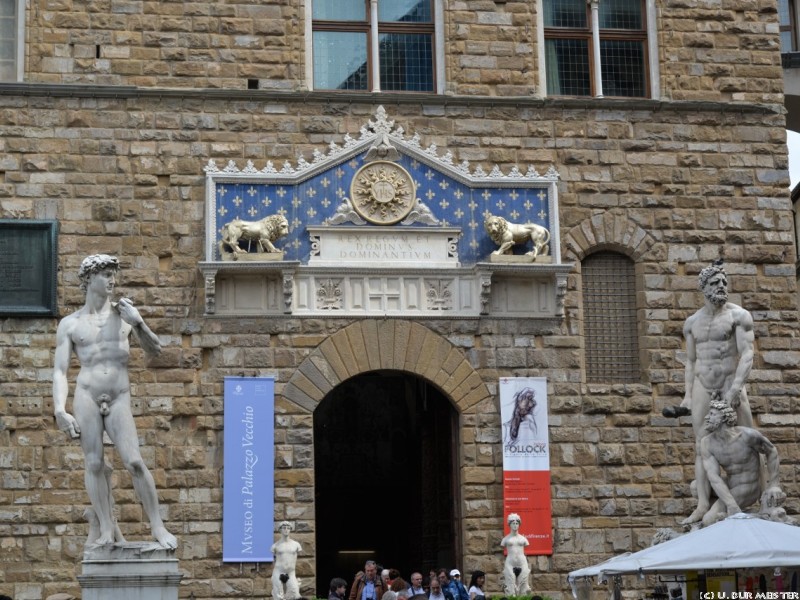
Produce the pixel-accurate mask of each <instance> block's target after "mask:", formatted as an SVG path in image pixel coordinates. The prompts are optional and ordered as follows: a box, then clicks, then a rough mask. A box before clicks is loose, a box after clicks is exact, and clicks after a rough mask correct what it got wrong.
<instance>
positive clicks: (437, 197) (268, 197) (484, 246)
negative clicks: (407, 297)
mask: <svg viewBox="0 0 800 600" xmlns="http://www.w3.org/2000/svg"><path fill="white" fill-rule="evenodd" d="M365 155H366V153H364V154H362V155H360V156H357V157H355V158H353V159H351V160H350V161H348V162H346V163H343V164H341V165H339V166H337V167H334V168H332V169H329V170H328V171H325V172H324V173H321V174H319V175H317V176H315V177H312V178H311V179H309V180H307V181H304V182H302V183H300V184H296V185H294V184H291V185H287V184H283V183H277V184H267V183H236V182H226V183H217V184H216V198H217V205H216V210H217V226H218V230H217V240H219V239H220V232H219V229H220V228H221V227H222V225H224V224H225V223H227V222H229V221H231V220H233V219H235V218H239V219H245V220H248V221H255V220H258V219H262V218H264V217H266V216H268V215H273V214H276V213H280V214H282V215H284V216H285V217H286V219H287V220H288V221H289V235H288V236H287V237H285V238H282V239H280V240H278V242H277V243H276V246H277V247H278V248H281V249H283V250H284V251H285V253H286V254H285V259H286V260H299V261H301V262H302V263H307V262H308V258H309V255H310V252H311V245H310V241H309V236H308V233H307V232H306V227H307V226H319V225H322V224H323V221H325V219H327V218H330V217H332V216H333V215H334V214H335V212H336V207H337V206H339V204H341V202H342V201H343V198H345V197H349V195H350V182H351V181H352V179H353V175H354V174H355V173H356V171H358V169H360V168H361V167H362V166H363V165H364V156H365ZM396 162H397V163H398V164H400V165H402V166H403V168H405V169H406V170H407V171H408V172H409V173H410V174H411V176H412V177H413V178H414V183H415V185H416V187H417V197H418V198H419V199H420V200H421V201H422V202H423V203H425V204H426V205H427V206H428V208H429V209H430V210H431V212H432V213H433V214H434V216H435V217H436V218H437V219H439V220H440V221H441V225H442V226H446V227H460V228H461V231H462V233H463V235H462V237H461V239H460V240H459V243H458V255H459V260H460V261H461V263H462V264H467V265H468V264H473V263H476V262H480V261H484V260H486V258H487V257H488V256H489V254H490V253H491V252H492V251H493V250H495V249H496V245H495V244H494V243H493V242H492V240H491V239H489V236H488V234H487V233H486V231H485V229H484V228H483V221H484V218H485V216H486V215H487V214H488V213H491V214H494V215H499V216H503V217H505V218H507V219H509V220H510V221H514V222H517V223H537V224H539V225H542V226H543V227H546V228H548V229H549V227H550V226H549V222H550V214H549V210H550V199H549V197H548V196H549V191H548V188H547V187H546V185H543V186H542V187H533V188H531V187H520V188H507V187H503V188H501V187H481V188H471V187H469V186H467V185H464V184H462V183H460V182H459V181H456V180H454V179H453V178H451V177H449V176H448V175H445V174H443V173H441V172H440V171H438V170H436V169H434V168H432V167H429V166H427V165H426V164H424V163H421V162H419V161H418V160H415V159H413V158H410V157H408V156H404V155H401V157H400V160H398V161H396ZM346 225H352V223H347V224H346ZM335 227H336V226H335V225H333V226H332V228H335ZM363 227H372V225H369V224H368V225H364V226H363ZM393 227H414V228H416V227H428V226H427V225H422V224H418V223H414V224H412V225H407V226H406V225H400V224H397V225H393ZM527 250H529V248H523V247H520V248H516V249H515V251H517V252H519V253H524V252H525V251H527Z"/></svg>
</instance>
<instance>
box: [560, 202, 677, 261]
mask: <svg viewBox="0 0 800 600" xmlns="http://www.w3.org/2000/svg"><path fill="white" fill-rule="evenodd" d="M660 245H661V244H659V242H658V241H657V240H656V239H655V238H654V237H653V236H652V234H650V233H649V232H648V231H647V230H645V229H643V228H642V227H641V226H640V225H639V224H638V223H636V222H635V221H632V220H631V219H629V218H628V217H627V216H626V215H624V214H621V213H615V212H611V211H607V212H604V213H602V214H597V215H593V216H592V217H590V218H588V219H584V220H583V221H582V222H580V223H578V224H577V225H576V226H575V227H573V228H572V229H570V230H569V231H568V232H567V234H566V236H565V238H564V246H565V247H566V254H567V257H568V259H569V260H574V261H577V262H580V261H581V260H583V258H584V257H586V255H588V254H591V253H592V252H594V251H596V250H600V249H608V250H614V251H617V252H621V253H623V254H625V255H627V256H629V257H631V258H632V259H633V260H634V261H636V262H638V261H640V260H642V259H643V258H645V257H646V256H647V254H648V253H649V252H652V251H654V250H655V248H656V247H659V246H660Z"/></svg>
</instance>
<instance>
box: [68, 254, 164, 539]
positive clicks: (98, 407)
mask: <svg viewBox="0 0 800 600" xmlns="http://www.w3.org/2000/svg"><path fill="white" fill-rule="evenodd" d="M118 269H119V262H118V261H117V259H116V258H115V257H113V256H108V255H106V254H95V255H93V256H89V257H87V258H85V259H84V260H83V262H82V263H81V266H80V270H79V271H78V278H79V279H80V282H81V283H80V286H81V289H83V290H84V291H85V292H86V302H85V304H84V305H83V307H82V308H80V309H78V310H77V311H75V312H74V313H72V314H71V315H69V316H67V317H64V319H62V320H61V322H60V323H59V325H58V330H57V332H56V351H55V358H54V361H53V407H54V412H55V418H56V422H57V423H58V426H59V428H60V429H62V430H63V431H65V432H66V433H68V434H69V436H70V437H71V438H73V439H80V442H81V447H82V449H83V454H84V458H85V474H84V477H85V481H86V491H87V492H88V494H89V500H90V501H91V504H92V507H91V509H88V510H87V516H88V517H89V539H88V540H87V548H88V547H100V546H106V545H108V544H113V543H115V542H120V543H121V542H124V541H125V540H124V539H123V538H122V534H121V532H120V530H119V528H118V527H117V524H116V521H115V519H114V514H113V508H114V499H113V496H112V491H111V467H110V466H108V465H107V464H106V462H105V457H104V451H103V432H105V433H107V434H108V437H109V438H111V441H112V442H113V443H114V446H115V447H116V449H117V452H119V455H120V458H121V459H122V463H123V464H124V465H125V468H126V469H127V470H128V471H129V472H130V474H131V477H132V479H133V487H134V489H135V490H136V494H137V496H138V497H139V500H140V501H141V502H142V506H143V508H144V511H145V513H146V514H147V517H148V519H149V520H150V531H151V533H152V535H153V537H154V538H155V539H156V541H157V542H158V544H160V546H161V547H162V548H166V549H170V550H171V549H174V548H176V547H177V545H178V542H177V540H176V539H175V536H174V535H172V534H171V533H170V532H169V531H167V529H166V528H165V527H164V523H163V521H162V520H161V516H160V514H159V508H158V495H157V493H156V486H155V482H154V481H153V476H152V475H151V474H150V471H149V470H148V469H147V466H146V465H145V464H144V461H143V460H142V455H141V453H140V452H139V440H138V436H137V433H136V424H135V423H134V420H133V414H132V413H131V392H130V388H131V384H130V380H129V379H128V360H129V358H130V345H129V342H128V338H129V337H130V335H131V332H133V333H134V336H135V337H136V338H137V339H138V340H139V344H140V345H141V346H142V348H144V350H145V352H147V353H148V354H151V355H157V354H159V353H160V352H161V343H160V341H159V339H158V336H156V334H155V333H153V332H152V331H151V330H150V328H149V327H148V326H147V325H146V324H145V322H144V319H142V316H141V315H140V314H139V311H138V310H137V309H136V307H134V306H133V304H132V303H131V301H130V300H129V299H127V298H120V300H119V302H111V294H112V292H113V291H114V285H115V284H116V276H117V271H118ZM73 352H74V353H75V354H76V355H77V357H78V360H79V362H80V365H81V368H80V372H79V373H78V377H77V380H76V382H75V392H74V395H73V399H72V412H73V414H70V413H68V412H67V410H66V404H67V396H68V389H69V385H68V382H67V370H68V368H69V364H70V356H71V354H72V353H73ZM73 415H74V416H73Z"/></svg>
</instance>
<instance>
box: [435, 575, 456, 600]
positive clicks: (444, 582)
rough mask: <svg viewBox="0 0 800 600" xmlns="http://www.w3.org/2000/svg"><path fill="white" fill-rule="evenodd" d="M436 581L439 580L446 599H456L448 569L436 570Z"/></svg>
mask: <svg viewBox="0 0 800 600" xmlns="http://www.w3.org/2000/svg"><path fill="white" fill-rule="evenodd" d="M436 581H438V582H439V587H440V588H441V590H442V594H444V597H445V600H455V598H454V597H453V593H452V592H451V591H450V580H449V579H448V577H447V569H439V570H438V571H437V572H436Z"/></svg>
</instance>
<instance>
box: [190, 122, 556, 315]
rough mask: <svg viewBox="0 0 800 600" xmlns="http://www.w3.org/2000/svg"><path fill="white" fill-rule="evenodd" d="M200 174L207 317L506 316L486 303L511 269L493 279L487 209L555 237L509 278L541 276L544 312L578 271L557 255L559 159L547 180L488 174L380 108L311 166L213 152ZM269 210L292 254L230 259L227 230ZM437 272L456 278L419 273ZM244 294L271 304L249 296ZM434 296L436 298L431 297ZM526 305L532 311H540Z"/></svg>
mask: <svg viewBox="0 0 800 600" xmlns="http://www.w3.org/2000/svg"><path fill="white" fill-rule="evenodd" d="M205 172H206V184H207V190H206V237H205V255H206V256H205V261H203V262H202V263H201V265H200V267H201V270H202V271H203V272H204V275H205V279H206V307H207V312H209V313H214V312H221V313H228V314H254V313H258V314H275V313H276V312H279V313H291V314H330V313H332V312H336V311H342V314H364V315H389V314H392V313H393V311H395V310H396V311H399V312H398V314H405V315H406V316H408V313H409V311H410V312H411V313H416V314H419V315H420V316H424V315H427V314H431V315H433V314H438V315H440V314H442V313H443V312H448V313H452V314H453V316H468V315H474V316H477V315H479V314H487V312H489V311H492V310H493V308H492V307H495V309H496V310H499V311H501V312H502V311H503V307H502V306H501V305H500V304H497V301H498V299H497V298H495V300H494V301H491V299H490V296H491V293H490V292H491V288H492V273H494V272H500V271H503V273H505V274H504V275H501V276H499V278H495V282H496V283H498V284H499V285H500V286H501V287H503V286H504V285H505V284H504V283H503V282H505V281H506V280H507V279H509V275H508V273H511V271H508V269H505V270H504V266H503V265H491V264H488V262H487V261H488V257H489V256H490V254H491V253H492V251H493V250H494V249H495V248H496V246H495V244H494V242H492V240H491V239H490V238H489V236H488V235H487V233H486V231H485V230H484V227H483V222H484V219H485V217H486V216H487V215H489V214H504V215H507V216H508V218H509V219H511V220H513V221H515V222H524V223H535V224H537V225H541V226H542V227H544V228H546V229H547V230H548V231H549V232H550V234H551V236H552V239H553V243H552V244H551V255H552V256H548V257H547V261H540V262H547V263H548V265H547V268H545V265H543V264H525V265H522V268H520V269H516V270H514V271H513V272H514V275H513V276H511V279H516V280H517V281H522V280H525V281H529V282H532V285H534V286H539V283H541V282H544V283H545V284H546V285H547V287H548V288H549V290H550V291H548V292H547V293H546V295H545V296H546V297H548V298H550V297H552V298H553V301H552V302H543V303H542V302H539V305H540V308H541V310H540V311H538V312H540V313H542V316H550V317H554V316H557V315H558V314H559V308H558V307H559V302H558V301H557V298H556V294H557V293H558V290H559V289H560V286H559V285H556V280H557V279H561V278H565V277H566V273H568V272H569V270H570V269H571V265H562V264H561V260H560V244H559V243H558V239H559V237H558V235H559V234H558V202H557V189H556V183H557V181H558V173H557V172H556V170H555V168H553V167H552V166H551V167H549V168H548V170H547V172H546V173H545V174H544V175H540V174H539V173H538V172H536V170H535V169H534V168H533V167H529V168H528V169H527V170H526V171H525V172H524V173H523V172H522V171H521V170H520V169H519V168H517V167H513V168H511V169H510V170H508V171H507V172H503V171H501V170H500V169H499V168H498V167H494V168H493V169H492V170H491V171H490V172H489V173H486V172H485V171H484V170H483V169H482V168H481V167H480V166H478V167H475V168H474V169H473V168H471V167H470V165H469V164H468V163H466V162H462V163H460V164H455V162H454V160H453V156H452V154H451V153H450V152H445V153H444V154H441V155H440V153H439V151H438V149H437V148H436V147H435V146H429V147H427V148H423V147H422V146H421V145H420V138H419V136H418V135H413V136H411V137H409V136H407V135H406V133H405V131H404V130H403V129H402V128H401V127H396V126H395V123H394V121H391V120H389V119H388V118H387V116H386V112H385V111H384V110H383V108H382V107H379V108H378V109H377V111H376V114H375V117H374V120H369V121H368V122H367V123H366V124H365V125H364V126H363V127H362V128H361V130H360V133H359V136H358V138H357V139H356V138H353V137H351V136H350V135H349V134H348V135H345V136H344V139H343V143H342V144H336V143H331V144H330V145H329V147H328V148H327V151H325V152H322V151H321V150H315V151H314V152H313V154H312V156H311V158H310V160H307V159H306V158H304V157H302V156H301V157H300V158H299V159H298V160H297V162H296V163H295V164H291V163H289V162H286V163H284V164H283V166H282V167H281V168H277V167H276V166H275V165H273V164H272V163H271V162H269V161H268V162H267V163H266V164H265V165H263V166H261V167H260V168H257V167H256V166H255V165H254V164H253V163H252V162H250V161H247V163H246V164H245V165H244V166H243V167H241V168H240V167H239V166H238V165H237V164H236V163H235V162H233V161H229V162H228V164H227V165H226V166H224V167H223V168H220V167H219V166H218V165H217V164H216V162H215V161H213V160H211V161H209V163H208V165H207V166H206V168H205ZM272 214H275V215H282V216H284V217H285V218H286V219H287V221H288V224H289V233H288V235H286V236H285V237H282V238H281V240H280V241H279V242H278V243H277V244H276V245H277V246H278V249H279V250H281V251H282V252H283V260H280V261H272V262H267V260H266V259H267V258H268V257H266V256H264V257H263V259H262V257H261V256H259V255H255V256H251V255H249V254H248V253H249V252H251V250H250V249H249V248H247V249H242V250H241V251H240V252H241V253H240V254H239V255H238V256H239V257H242V260H241V261H240V262H238V263H235V262H224V261H223V260H222V258H223V256H222V255H221V254H220V248H224V247H225V246H224V244H220V240H221V235H222V232H223V228H224V227H225V225H226V224H228V223H230V222H231V221H233V220H239V221H257V220H260V219H263V218H264V217H266V216H268V215H272ZM237 222H238V221H237ZM387 228H390V229H391V231H390V232H387V231H384V229H387ZM359 229H360V230H361V231H359ZM345 231H347V232H348V235H349V236H351V237H352V236H355V237H353V239H354V240H355V239H356V238H357V237H358V236H359V234H360V236H361V238H362V241H354V242H353V246H352V248H350V247H348V246H347V244H348V242H347V241H346V240H347V237H346V236H344V232H345ZM411 240H414V243H413V244H412V243H410V241H411ZM417 240H424V241H423V242H420V241H417ZM359 244H361V246H359ZM442 248H445V249H446V250H445V251H444V253H442ZM257 251H258V248H257V247H256V252H257ZM521 251H524V249H522V250H521ZM332 253H333V254H332ZM448 253H449V256H448ZM334 254H338V258H336V257H334ZM228 258H230V257H228ZM269 258H274V257H269ZM435 269H440V270H446V271H450V273H449V275H447V276H445V275H444V273H440V275H442V277H439V278H438V279H435V280H430V281H431V282H432V281H435V283H430V282H429V281H428V280H427V279H426V280H421V279H414V277H413V275H414V271H425V274H426V277H429V271H431V270H435ZM371 270H373V271H380V272H381V277H385V272H386V271H387V270H388V271H397V272H399V271H408V270H410V272H409V273H408V274H405V273H404V274H402V275H398V277H399V278H392V277H389V279H382V280H381V281H379V280H378V279H376V278H374V277H373V278H372V279H370V276H371V275H370V271H371ZM506 271H508V272H506ZM255 273H261V274H266V276H265V277H262V276H261V275H258V276H255V275H254V274H255ZM486 273H489V275H486ZM218 279H219V284H220V289H219V290H217V282H218ZM251 280H252V281H251ZM262 280H263V281H266V282H267V283H266V284H263V281H262ZM256 281H261V282H262V283H258V284H256V283H255V282H256ZM487 281H488V285H487ZM336 282H338V283H336ZM265 286H266V287H265ZM375 286H377V287H375ZM393 286H400V287H401V288H402V289H400V291H399V292H398V293H399V296H398V297H400V298H402V301H399V302H394V301H393V300H391V298H392V297H393V296H392V294H393V292H391V289H392V288H393ZM512 287H513V286H512ZM379 288H380V289H381V290H384V289H385V290H388V291H385V293H384V292H383V291H376V290H378V289H379ZM332 290H338V293H334V292H333V291H332ZM365 290H367V291H365ZM218 292H219V293H218ZM278 292H280V293H278ZM241 294H248V295H256V296H259V295H260V296H262V300H260V301H251V300H252V299H251V300H246V299H242V298H240V296H241ZM504 295H505V296H508V294H504ZM511 296H514V293H512V294H511ZM545 296H542V295H541V294H538V296H537V297H539V298H544V297H545ZM333 298H335V299H336V300H335V301H334V300H332V299H333ZM376 298H379V299H380V301H378V300H376ZM432 298H435V299H436V300H435V301H433V300H427V299H432ZM501 304H503V303H502V302H501ZM507 304H508V306H517V305H519V303H515V302H514V301H511V302H510V303H507ZM522 304H524V302H523V303H522ZM535 308H536V307H534V306H531V309H535ZM512 312H513V311H512ZM531 312H532V313H534V314H532V315H531V316H536V313H537V310H532V311H531Z"/></svg>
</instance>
